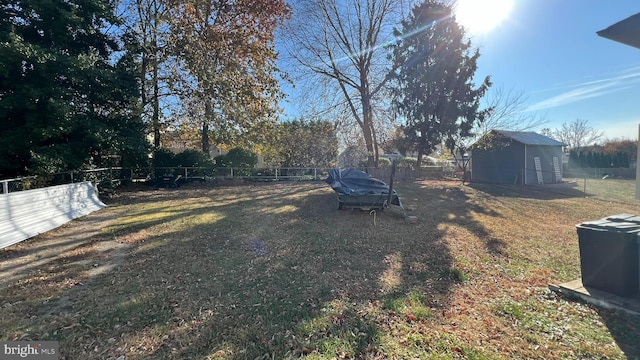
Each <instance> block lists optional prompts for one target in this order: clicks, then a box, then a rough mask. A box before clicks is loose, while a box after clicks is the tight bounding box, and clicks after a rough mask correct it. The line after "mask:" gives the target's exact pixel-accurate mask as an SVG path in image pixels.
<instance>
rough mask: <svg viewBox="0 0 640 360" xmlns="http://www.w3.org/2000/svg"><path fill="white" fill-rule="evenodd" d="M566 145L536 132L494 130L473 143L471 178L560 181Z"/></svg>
mask: <svg viewBox="0 0 640 360" xmlns="http://www.w3.org/2000/svg"><path fill="white" fill-rule="evenodd" d="M563 146H566V145H565V144H563V143H561V142H559V141H556V140H554V139H552V138H550V137H547V136H544V135H540V134H538V133H535V132H529V131H506V130H492V131H491V132H489V133H488V134H486V135H485V136H483V137H482V138H481V139H480V140H479V141H478V142H476V143H475V144H474V145H473V146H472V147H471V181H475V182H485V183H494V184H520V185H521V184H526V185H535V184H551V183H559V182H561V181H562V147H563Z"/></svg>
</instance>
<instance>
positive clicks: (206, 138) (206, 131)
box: [202, 101, 212, 154]
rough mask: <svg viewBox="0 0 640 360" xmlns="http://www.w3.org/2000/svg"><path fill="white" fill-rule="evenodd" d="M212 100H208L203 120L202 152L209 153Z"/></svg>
mask: <svg viewBox="0 0 640 360" xmlns="http://www.w3.org/2000/svg"><path fill="white" fill-rule="evenodd" d="M211 116H212V113H211V102H209V101H207V103H206V104H205V109H204V120H203V121H202V152H203V153H205V154H209V119H211Z"/></svg>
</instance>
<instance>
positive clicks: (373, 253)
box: [0, 181, 640, 360]
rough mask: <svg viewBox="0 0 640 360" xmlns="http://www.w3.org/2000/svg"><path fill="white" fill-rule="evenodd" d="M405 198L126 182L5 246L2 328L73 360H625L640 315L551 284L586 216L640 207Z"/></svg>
mask: <svg viewBox="0 0 640 360" xmlns="http://www.w3.org/2000/svg"><path fill="white" fill-rule="evenodd" d="M397 190H398V192H399V194H400V197H401V199H402V201H403V202H404V205H405V207H407V208H408V209H409V211H408V214H409V215H414V216H417V218H418V222H417V223H416V224H411V223H408V222H407V221H405V220H404V218H403V216H402V215H401V214H400V213H398V212H396V211H392V210H386V211H385V212H383V213H376V214H370V213H368V212H364V211H360V210H347V211H338V210H337V200H336V197H335V194H334V192H333V191H332V190H331V189H330V188H329V187H328V186H327V185H326V184H324V183H273V184H254V185H243V186H218V187H212V186H206V185H195V184H194V185H189V186H185V187H183V188H181V189H179V190H150V189H145V190H140V189H139V190H137V191H130V192H123V193H121V194H120V195H119V196H117V197H115V198H114V199H111V200H110V201H109V205H110V206H109V207H108V208H107V209H104V210H102V211H100V212H97V213H94V214H91V215H89V216H87V217H85V218H82V219H79V220H76V221H74V222H72V223H70V224H68V225H66V226H64V227H62V228H60V229H57V230H55V231H52V232H49V233H47V234H44V235H41V236H39V237H36V238H34V239H31V240H28V241H25V242H23V243H21V244H17V245H15V246H12V247H9V248H6V249H3V250H0V311H1V314H2V316H1V317H0V339H3V340H57V341H60V350H61V357H60V358H61V359H127V360H132V359H283V358H298V357H305V358H308V359H334V358H360V359H417V358H420V359H424V358H433V359H442V358H444V359H447V358H448V359H462V358H466V359H576V358H581V359H624V358H637V357H638V356H640V345H639V342H638V339H639V338H640V331H639V330H640V317H638V316H631V315H628V314H624V313H619V312H616V311H611V310H603V309H600V308H597V307H593V306H590V305H587V304H583V303H580V302H577V301H571V300H569V299H565V298H562V297H559V296H557V295H556V294H555V293H553V292H550V291H549V290H548V289H547V285H548V284H550V283H554V284H557V283H561V282H565V281H569V280H573V279H577V278H579V276H580V265H579V250H578V239H577V235H576V230H575V224H577V223H579V222H582V221H586V220H593V219H597V218H600V217H603V216H606V215H612V214H617V213H635V214H638V213H640V203H639V202H636V201H634V200H630V201H628V202H620V201H616V202H610V201H608V200H604V199H599V198H585V197H583V196H582V194H581V193H580V192H578V191H575V190H571V191H563V192H562V193H561V192H557V191H547V190H542V189H534V188H527V189H522V188H517V187H508V186H505V187H498V186H489V185H472V186H461V185H460V184H459V183H456V182H442V181H423V182H415V183H414V182H407V183H400V184H398V187H397Z"/></svg>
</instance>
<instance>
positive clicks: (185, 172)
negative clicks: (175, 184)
mask: <svg viewBox="0 0 640 360" xmlns="http://www.w3.org/2000/svg"><path fill="white" fill-rule="evenodd" d="M187 170H188V169H187V168H184V179H185V180H187V179H188V178H189V173H188V172H187Z"/></svg>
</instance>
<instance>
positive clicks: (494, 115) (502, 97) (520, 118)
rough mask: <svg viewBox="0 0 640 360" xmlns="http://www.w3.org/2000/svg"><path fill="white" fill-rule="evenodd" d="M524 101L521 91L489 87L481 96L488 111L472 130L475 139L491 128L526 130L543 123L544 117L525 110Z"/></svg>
mask: <svg viewBox="0 0 640 360" xmlns="http://www.w3.org/2000/svg"><path fill="white" fill-rule="evenodd" d="M526 101H527V98H526V97H525V96H524V94H523V93H522V92H517V91H514V90H505V89H504V87H497V88H491V89H490V90H489V91H488V92H487V95H486V96H485V97H484V98H483V106H484V108H485V109H490V112H489V113H488V115H487V116H486V117H485V119H484V121H482V122H478V123H477V124H476V126H475V128H474V130H473V132H474V135H475V136H476V139H478V138H481V137H482V136H484V135H486V134H488V133H489V132H490V131H491V130H511V131H528V130H532V129H534V128H537V127H539V126H541V125H543V124H545V123H546V122H547V120H546V119H545V118H544V117H539V116H538V115H536V114H532V113H528V112H526V109H527V104H526Z"/></svg>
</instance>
